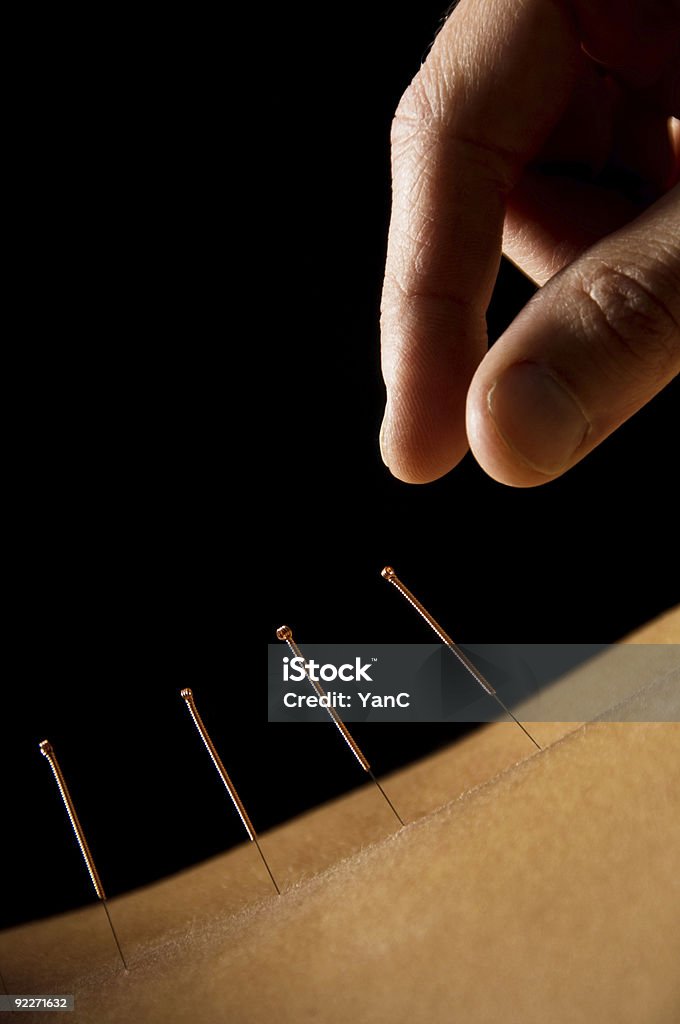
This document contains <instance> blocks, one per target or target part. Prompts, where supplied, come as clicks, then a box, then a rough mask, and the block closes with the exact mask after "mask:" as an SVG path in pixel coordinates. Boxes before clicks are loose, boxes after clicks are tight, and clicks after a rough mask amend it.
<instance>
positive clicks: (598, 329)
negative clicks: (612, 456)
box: [467, 186, 680, 487]
mask: <svg viewBox="0 0 680 1024" xmlns="http://www.w3.org/2000/svg"><path fill="white" fill-rule="evenodd" d="M679 370H680V186H676V188H674V189H673V190H671V191H670V192H668V193H667V194H666V195H665V196H664V197H663V198H662V199H660V200H659V201H658V202H657V203H655V204H654V205H653V206H651V207H649V209H648V210H646V211H645V213H644V214H642V216H640V217H638V218H637V219H636V220H634V221H632V222H631V223H630V224H628V225H627V226H626V227H625V228H623V229H621V230H620V231H617V232H615V233H614V234H612V235H609V236H608V237H607V238H605V239H603V240H602V241H600V242H598V243H597V244H596V245H594V246H592V247H591V248H590V249H588V250H587V251H586V252H585V253H584V254H583V255H582V256H580V257H579V258H578V259H577V260H575V261H574V263H572V264H570V265H569V266H568V267H566V268H565V269H564V270H563V271H561V272H560V273H559V274H557V275H556V276H555V277H554V278H552V280H550V281H549V282H548V283H547V284H546V285H545V286H544V287H543V288H542V289H541V290H540V291H539V292H538V293H537V294H536V295H535V296H534V297H533V299H532V300H531V301H530V302H529V303H528V305H527V306H526V307H525V308H524V309H523V310H522V312H521V313H520V315H519V316H518V317H517V319H516V320H515V321H514V322H513V323H512V324H511V325H510V327H509V328H508V330H507V331H506V332H505V334H504V335H503V336H502V337H501V338H500V339H499V340H498V342H497V343H496V344H495V345H494V347H493V348H492V349H491V351H490V352H489V353H488V355H487V356H486V358H485V359H484V360H483V362H482V363H481V365H480V366H479V368H478V370H477V373H476V374H475V377H474V379H473V381H472V384H471V387H470V391H469V394H468V400H467V431H468V438H469V442H470V447H471V448H472V451H473V453H474V455H475V457H476V458H477V460H478V461H479V462H480V464H481V465H482V467H483V468H484V469H485V470H486V472H487V473H489V475H490V476H492V477H493V478H494V479H496V480H499V481H501V482H502V483H506V484H511V485H513V486H515V487H532V486H534V485H536V484H541V483H545V482H546V481H548V480H552V479H554V478H555V477H557V476H560V475H561V474H562V473H564V472H565V471H566V470H567V469H570V468H571V467H572V466H573V465H575V464H576V463H577V462H579V461H580V460H581V459H582V458H583V456H584V455H587V454H588V452H590V451H592V449H593V448H595V447H596V446H597V445H598V444H599V443H600V442H601V441H603V440H604V439H605V438H606V437H607V436H608V435H609V434H611V433H612V431H614V430H616V428H617V427H618V426H620V424H621V423H623V422H624V420H627V419H628V417H629V416H632V414H633V413H634V412H637V410H638V409H640V408H641V407H642V406H643V405H644V404H645V403H646V402H648V401H649V400H650V398H652V397H653V396H654V395H655V394H656V393H657V392H658V391H660V390H661V389H662V388H663V387H664V386H665V385H666V384H668V382H669V381H670V380H672V378H673V377H674V376H675V375H676V374H677V373H678V371H679Z"/></svg>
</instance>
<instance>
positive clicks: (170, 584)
mask: <svg viewBox="0 0 680 1024" xmlns="http://www.w3.org/2000/svg"><path fill="white" fill-rule="evenodd" d="M440 15H441V8H440V7H439V6H438V5H437V4H435V3H418V4H413V5H412V10H409V11H408V12H407V13H405V12H404V10H402V11H401V12H400V13H397V14H395V11H394V7H393V5H389V4H386V3H376V4H373V5H371V11H370V17H367V11H366V5H365V4H364V5H359V4H353V3H345V4H343V5H342V7H341V8H332V9H324V10H323V11H322V12H319V11H317V15H316V18H315V20H314V22H313V24H312V23H310V21H309V16H308V15H307V14H304V15H303V14H301V13H297V12H296V11H295V10H293V11H291V10H288V9H287V10H285V11H281V12H279V13H278V14H274V15H272V14H271V13H267V14H266V15H263V19H262V20H263V24H262V25H258V26H254V27H251V29H250V30H249V32H248V33H246V34H245V35H244V36H243V37H242V38H239V39H238V40H237V42H235V43H233V45H232V44H230V46H231V48H229V47H227V50H226V52H220V53H215V51H214V48H212V47H211V45H210V40H209V36H210V30H209V27H208V26H206V27H205V29H204V28H203V27H201V26H196V27H194V28H193V29H192V30H191V33H190V34H188V35H187V37H186V38H185V39H184V40H183V41H182V42H181V44H180V43H178V40H177V39H174V47H172V48H168V47H166V48H165V49H164V48H163V45H162V40H161V43H160V44H159V43H158V39H157V38H156V37H155V36H154V35H153V32H152V31H151V30H150V29H149V30H147V35H146V36H145V41H146V46H143V45H141V44H140V54H137V55H131V56H130V57H129V59H126V60H123V61H121V62H119V64H117V65H116V67H117V73H116V76H115V77H114V78H113V79H111V80H104V81H99V82H98V83H97V86H96V88H92V89H91V88H88V87H87V82H88V81H90V79H89V78H88V76H87V75H84V73H83V65H82V63H81V64H79V65H78V67H77V70H76V71H74V70H73V67H72V66H71V65H69V63H68V62H64V63H63V64H61V65H60V66H59V68H58V69H57V72H58V73H57V74H56V75H55V78H54V80H53V81H52V83H51V84H52V86H53V87H54V88H53V91H50V90H39V92H40V95H39V97H36V98H35V108H34V110H33V112H32V113H33V115H34V116H33V118H32V120H31V126H30V134H31V136H32V138H33V142H34V144H35V145H36V146H37V148H38V151H39V155H40V157H41V160H40V161H39V167H40V170H39V171H37V172H36V171H35V170H33V172H32V173H33V174H34V178H33V179H31V181H32V183H33V184H34V185H35V188H34V189H32V190H30V191H31V204H30V206H28V205H27V211H26V224H27V227H26V232H25V236H24V239H23V242H22V248H21V251H20V253H19V254H18V256H17V265H18V266H19V268H20V269H21V270H22V273H23V278H24V288H25V289H26V296H25V297H26V302H25V310H26V313H25V323H24V325H23V328H22V332H21V334H20V344H19V345H17V348H18V349H19V350H20V354H21V358H20V362H19V365H18V367H17V370H16V374H15V375H14V377H13V378H12V386H11V390H12V391H13V394H12V395H11V396H9V397H11V398H13V399H14V400H15V401H16V403H17V408H18V412H17V414H16V417H15V418H14V419H13V421H12V422H11V425H10V429H9V434H10V436H9V438H8V441H9V444H8V448H9V456H8V463H9V465H8V471H9V472H10V473H11V474H12V476H11V477H8V479H11V480H12V483H11V485H10V486H9V488H7V489H6V496H5V501H6V503H7V506H8V511H9V513H10V518H11V520H12V523H13V526H12V527H11V529H9V530H8V531H7V532H6V552H7V556H8V560H10V561H13V562H15V563H16V565H17V566H18V572H17V573H16V574H14V573H13V574H12V575H11V577H10V579H11V582H10V585H9V588H8V589H9V601H8V608H7V612H6V622H5V625H6V633H7V638H8V639H7V651H8V658H7V662H6V675H5V680H4V683H3V705H2V732H1V735H2V743H1V744H0V765H1V767H2V776H1V777H2V796H1V802H2V812H1V817H0V821H1V822H2V826H1V828H2V859H3V872H2V879H3V881H2V885H1V889H0V905H1V920H2V923H4V924H9V923H12V922H14V921H18V920H22V919H27V918H31V917H39V916H43V915H46V914H49V913H52V912H54V911H57V910H60V909H64V908H66V907H68V906H71V905H75V904H78V903H83V902H86V901H88V900H90V899H92V898H93V894H92V892H91V889H90V887H89V880H88V878H87V876H86V873H85V870H84V867H83V866H82V864H81V863H80V861H79V855H78V852H77V850H76V847H75V842H74V840H73V837H72V835H71V833H70V831H69V827H68V824H67V821H66V818H65V814H64V811H63V808H62V806H61V803H60V801H59V799H58V795H57V792H56V788H55V786H54V784H53V780H52V778H51V774H50V772H49V768H48V765H47V764H46V763H45V761H44V760H43V758H41V757H40V755H39V753H38V750H37V744H38V742H39V740H41V739H43V738H44V737H45V736H47V737H49V738H50V740H51V741H52V742H53V744H54V746H55V749H56V751H57V753H58V755H59V758H60V760H61V763H62V767H63V770H64V773H65V775H66V778H67V780H68V782H69V784H70V787H71V790H72V793H73V796H74V799H75V800H76V804H77V807H78V810H79V813H80V817H81V820H82V822H83V825H84V826H85V829H86V832H87V835H88V837H89V840H90V844H91V846H92V849H93V852H94V854H95V858H96V860H97V863H98V866H99V870H100V873H101V875H102V878H103V880H104V884H105V885H106V887H107V889H108V890H109V894H110V895H115V894H116V893H119V892H122V891H125V890H127V889H129V888H131V887H134V886H137V885H140V884H143V883H145V882H147V881H149V880H151V879H153V878H155V877H160V876H162V875H164V874H166V873H169V872H171V871H175V870H179V869H181V868H182V867H184V866H186V865H188V864H190V863H194V862H197V861H200V860H201V859H203V858H205V857H206V856H209V855H211V854H214V853H217V852H219V851H220V850H222V849H224V848H226V847H227V846H228V845H230V844H231V843H234V842H238V841H241V839H242V838H243V835H242V831H241V826H240V823H239V821H238V819H236V816H235V815H234V814H233V813H232V808H231V807H230V805H229V804H228V802H227V800H226V797H225V795H224V793H223V791H222V790H221V787H220V783H219V780H218V779H217V777H216V775H215V773H214V770H213V768H212V765H210V763H209V761H208V759H207V757H206V755H205V751H204V750H203V748H202V746H201V745H200V742H199V740H198V737H197V736H196V735H195V733H194V731H193V728H192V726H191V723H190V721H189V718H188V715H187V712H186V709H185V706H184V704H183V702H182V701H181V700H180V698H179V695H178V691H179V689H180V688H181V687H182V686H185V685H190V686H192V687H193V689H194V692H195V694H196V698H197V701H198V704H199V708H200V710H201V712H202V714H203V717H204V719H205V722H206V724H207V725H208V727H209V729H210V730H211V733H212V735H213V738H214V740H215V742H216V743H217V745H218V747H219V749H220V750H221V752H222V755H223V758H224V760H225V762H226V764H227V767H228V770H229V771H230V773H231V774H232V777H233V779H234V781H235V783H236V784H237V786H238V788H239V790H240V792H241V795H242V797H243V799H244V801H245V803H246V805H247V807H248V808H249V810H250V813H251V816H252V818H253V820H254V822H255V824H256V826H257V827H258V828H259V829H260V830H264V829H266V828H267V827H269V826H271V825H272V824H274V823H276V822H278V821H282V820H286V819H287V818H288V817H290V816H291V815H292V814H294V813H296V812H298V811H300V810H301V809H303V808H305V807H306V806H310V805H313V804H314V803H316V802H320V801H322V800H325V799H328V798H329V797H330V796H332V795H334V794H335V793H337V792H341V791H342V790H344V789H347V788H349V787H351V786H353V785H358V784H362V782H363V776H362V773H361V772H360V770H359V769H358V768H357V766H356V765H355V764H354V762H353V759H352V758H351V757H348V756H347V752H346V750H345V748H344V747H343V745H342V744H341V743H340V741H339V740H338V738H337V737H336V735H335V734H334V733H333V730H332V726H330V725H329V726H328V727H327V728H326V727H318V728H317V727H310V726H299V727H293V726H274V725H267V724H266V721H265V691H264V679H263V676H261V675H260V670H261V669H262V670H263V668H264V658H263V652H262V649H261V643H262V642H263V641H265V640H266V641H267V642H270V641H271V640H272V639H273V634H274V630H275V628H276V626H278V625H280V624H281V623H282V622H284V621H285V622H288V623H289V624H290V625H291V626H293V627H294V628H295V630H296V636H297V638H298V640H299V641H300V643H301V644H303V642H304V640H305V639H307V640H308V641H313V642H315V643H322V642H355V641H361V642H372V641H379V642H386V641H399V642H405V641H407V642H408V641H411V640H412V641H414V642H429V641H430V640H431V637H430V635H429V634H428V633H427V631H426V628H425V626H424V625H423V624H422V623H421V622H420V621H419V620H418V619H417V617H415V616H414V614H413V612H412V611H411V610H410V609H409V608H408V607H407V606H406V604H405V603H404V602H403V601H402V600H401V599H400V598H399V596H398V595H397V594H396V593H395V592H394V591H393V590H392V589H391V588H390V587H389V586H388V585H387V584H386V583H385V582H384V581H383V580H382V579H381V578H380V575H379V572H380V569H381V568H382V566H383V565H384V564H385V563H386V562H389V563H391V564H393V565H394V566H395V567H396V568H397V570H398V571H399V572H400V574H401V575H402V576H403V578H404V579H405V580H406V581H407V582H408V583H409V585H411V586H412V588H413V589H414V590H415V591H416V592H417V593H418V594H419V595H420V596H421V598H422V600H423V601H424V602H425V603H426V604H427V605H428V606H429V607H430V608H431V609H432V611H433V612H434V613H435V614H436V615H438V617H440V618H441V619H442V621H443V622H444V623H445V625H446V627H447V628H448V629H449V631H450V632H451V633H452V635H454V637H456V638H457V639H460V640H461V641H463V642H465V641H467V642H501V641H503V642H508V641H520V640H521V641H527V642H551V641H554V642H569V641H574V642H575V641H579V642H603V643H604V642H610V641H613V640H615V639H617V638H618V637H620V636H622V635H623V634H625V633H626V632H627V631H628V630H630V629H631V628H633V627H635V626H636V625H638V624H640V623H642V622H644V621H646V620H648V619H649V618H651V617H652V616H654V615H655V614H657V613H658V612H660V611H662V610H663V609H665V608H666V607H668V606H669V605H671V604H672V603H674V602H675V601H677V599H678V587H677V561H676V560H675V556H674V555H673V554H672V542H671V538H672V537H674V536H675V535H676V534H677V506H676V505H674V503H673V500H672V497H671V495H672V489H673V487H674V483H675V481H674V477H676V476H677V465H676V462H677V441H678V432H677V425H676V424H677V419H676V416H677V413H676V406H677V400H678V393H679V391H678V387H677V383H676V385H675V386H673V387H671V388H669V389H668V390H667V391H666V392H665V393H664V394H663V395H661V396H660V397H659V398H658V399H656V400H655V401H654V402H653V403H651V405H650V406H649V407H648V408H646V409H645V410H643V411H642V412H641V413H640V414H639V415H638V416H636V417H635V418H634V420H633V421H631V422H630V423H628V424H626V425H625V426H624V427H623V428H622V429H621V430H620V431H619V432H618V433H617V434H616V436H615V437H612V438H611V439H610V440H608V441H607V442H606V443H605V444H604V445H603V446H602V447H601V449H600V450H598V451H597V452H595V453H593V454H592V455H591V456H589V457H588V458H587V459H586V461H585V462H584V463H582V464H581V465H580V466H578V467H577V468H576V469H574V470H573V471H572V472H571V473H569V474H568V476H567V477H565V478H564V479H562V480H559V481H557V482H555V483H553V484H550V485H549V486H547V487H544V488H539V489H532V490H512V489H508V488H504V487H502V486H500V485H498V484H496V483H494V482H493V481H491V480H489V479H487V478H486V477H485V476H484V475H483V474H482V472H481V470H480V469H479V468H478V467H477V466H476V464H475V463H474V462H473V461H472V460H471V459H470V458H469V457H468V458H466V460H465V461H464V462H463V463H462V464H461V465H460V466H459V467H458V468H457V469H456V470H455V471H454V472H453V473H451V474H450V475H449V476H448V477H447V478H446V479H444V480H441V481H439V482H437V483H434V484H432V485H429V486H427V487H410V486H407V485H404V484H401V483H399V482H398V481H395V480H393V479H391V478H390V476H389V475H388V473H387V471H386V470H385V469H384V467H383V466H382V463H381V461H380V458H379V454H378V448H377V435H378V429H379V424H380V419H381V407H382V402H383V388H382V384H381V380H380V375H379V361H378V360H379V357H378V329H377V317H378V304H379V292H380V284H381V272H382V265H383V261H384V249H385V237H386V228H387V218H388V212H389V153H388V138H389V126H390V118H391V114H392V111H393V109H394V107H395V105H396V103H397V100H398V98H399V95H400V93H401V91H402V90H403V89H404V87H405V86H406V84H407V83H408V81H409V80H410V78H411V77H412V75H413V74H414V73H415V71H416V70H417V68H418V66H419V63H420V61H421V59H422V58H423V57H424V55H425V54H426V52H427V49H428V45H429V42H430V40H431V39H432V36H433V34H434V31H435V29H436V27H437V25H438V23H439V19H440ZM181 27H182V26H175V30H177V29H178V28H179V29H181ZM180 34H181V33H178V37H179V35H180ZM173 38H174V37H173ZM143 41H144V40H143ZM152 43H153V44H154V45H153V46H152ZM129 45H130V46H132V47H133V49H134V46H133V44H132V43H130V44H129ZM237 51H238V52H237ZM126 52H127V51H126ZM150 54H151V57H150ZM204 55H205V57H204ZM83 59H85V58H83ZM90 59H91V61H92V64H93V65H94V64H95V63H96V55H95V56H91V58H90ZM237 61H238V65H239V68H240V66H241V64H243V65H244V66H245V67H246V69H247V70H246V72H242V71H241V70H238V72H237V71H236V70H235V68H236V62H237ZM142 68H145V69H146V70H145V71H142V70H141V69H142ZM105 78H106V76H105ZM263 83H264V88H263ZM36 140H37V141H36ZM26 278H28V282H29V283H28V285H26V283H25V280H26ZM531 292H532V288H531V286H530V285H529V284H528V283H527V282H526V281H525V280H524V279H523V278H522V277H521V276H520V275H519V274H518V273H517V272H516V271H515V270H513V269H512V268H510V267H509V266H508V265H504V266H503V268H502V271H501V275H500V278H499V283H498V288H497V291H496V295H495V297H494V300H493V304H492V308H491V310H490V312H489V332H490V337H491V338H492V339H493V338H494V337H496V336H497V335H498V334H499V332H500V331H501V330H502V329H503V327H504V326H505V324H507V322H508V321H509V320H510V319H511V318H512V317H513V316H514V315H515V313H516V312H517V310H518V309H519V308H520V307H521V306H522V305H523V303H524V302H525V301H526V299H527V298H528V297H529V295H530V294H531ZM267 380H268V381H269V384H268V385H267V383H266V381H267ZM674 526H675V527H676V529H675V530H674V529H673V527H674ZM353 731H354V733H355V735H356V736H357V738H358V739H359V741H360V742H361V744H362V745H363V746H364V748H365V749H366V752H367V754H368V755H369V757H370V758H371V760H372V762H373V763H374V766H375V768H376V770H377V772H378V773H380V772H382V771H386V770H388V769H389V768H391V767H393V766H395V765H397V764H400V763H406V762H408V761H409V760H411V759H413V758H414V757H416V756H418V755H419V754H420V753H422V752H423V751H425V750H427V749H432V748H434V747H436V746H437V745H440V744H443V743H445V742H448V741H449V740H450V739H451V731H450V730H449V729H448V728H444V727H441V728H440V727H434V726H433V727H427V728H423V727H418V726H410V727H399V728H397V727H391V726H387V727H382V728H381V727H376V726H364V727H361V726H356V727H355V728H354V730H353Z"/></svg>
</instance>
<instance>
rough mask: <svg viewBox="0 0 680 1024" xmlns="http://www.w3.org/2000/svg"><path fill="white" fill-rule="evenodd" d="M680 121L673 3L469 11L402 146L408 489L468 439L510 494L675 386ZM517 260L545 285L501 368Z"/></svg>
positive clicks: (415, 109)
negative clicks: (505, 310)
mask: <svg viewBox="0 0 680 1024" xmlns="http://www.w3.org/2000/svg"><path fill="white" fill-rule="evenodd" d="M671 115H674V116H675V118H678V117H680V4H679V3H678V2H677V0H564V2H559V0H524V2H522V3H518V2H516V0H462V2H461V3H460V4H459V6H458V7H457V8H456V10H455V11H454V13H453V14H452V15H451V17H450V18H449V20H448V21H447V23H446V25H445V26H444V28H443V29H442V31H441V33H440V34H439V36H438V38H437V39H436V41H435V44H434V46H433V48H432V51H431V53H430V55H429V57H428V59H427V61H426V63H425V64H424V65H423V67H422V68H421V70H420V72H419V73H418V75H417V76H416V78H415V79H414V81H413V82H412V84H411V86H410V87H409V89H408V90H407V92H406V93H405V94H404V96H403V98H402V100H401V102H400V104H399V107H398V110H397V114H396V116H395V120H394V126H393V132H392V159H393V209H392V221H391V225H390V235H389V243H388V256H387V266H386V272H385V285H384V291H383V303H382V344H383V374H384V377H385V382H386V385H387V393H388V401H387V408H386V413H385V420H384V423H383V427H382V431H381V448H382V452H383V458H384V459H385V462H386V463H387V465H388V466H389V467H390V469H391V471H392V472H393V473H394V475H395V476H397V477H399V478H400V479H402V480H406V481H409V482H413V483H424V482H426V481H429V480H433V479H435V478H437V477H439V476H441V475H443V474H444V473H446V472H448V470H450V469H451V468H452V467H453V466H454V465H456V463H457V462H458V461H459V460H460V459H461V458H462V456H463V454H464V453H465V451H466V449H467V444H468V443H469V445H470V447H471V448H472V451H473V454H474V455H475V457H476V458H477V459H478V461H479V462H480V463H481V465H482V467H483V468H484V469H485V470H486V471H487V472H488V473H489V474H490V475H491V476H492V477H494V478H495V479H497V480H500V481H502V482H504V483H508V484H512V485H514V486H520V487H528V486H533V485H536V484H540V483H545V482H546V481H548V480H551V479H554V478H555V477H557V476H560V475H561V474H562V473H563V472H565V471H566V470H567V469H569V468H571V467H572V466H573V465H575V464H576V463H577V462H579V461H580V459H582V458H583V456H584V455H586V454H587V453H588V452H589V451H591V450H592V449H593V448H595V447H596V446H597V445H598V444H599V443H600V442H601V441H602V440H604V438H606V437H607V436H608V435H609V434H610V433H611V432H612V431H613V430H615V429H616V428H617V427H618V426H619V425H620V424H621V423H622V422H623V421H624V420H626V419H627V418H628V417H629V416H631V415H632V414H633V413H634V412H636V411H637V410H638V409H639V408H640V407H641V406H643V405H644V404H645V403H646V402H647V401H649V399H650V398H652V396H653V395H655V394H656V393H657V392H658V391H659V390H661V388H663V387H664V386H665V385H666V384H667V383H668V382H669V381H670V380H671V379H672V378H673V377H674V376H675V375H676V374H677V373H678V370H679V369H680V186H679V185H678V184H677V183H678V181H679V180H680V124H679V123H678V121H677V120H670V117H671ZM501 246H502V247H503V250H504V251H505V253H506V254H507V255H508V256H509V258H510V259H511V260H512V261H513V262H515V263H516V264H517V265H518V266H520V267H521V268H522V269H523V270H524V271H525V273H527V274H528V275H529V276H530V277H532V278H533V279H534V280H535V281H536V282H537V283H539V284H541V285H545V286H544V287H542V288H541V289H540V290H539V292H538V293H537V294H536V295H535V296H534V297H533V298H532V299H531V301H530V302H529V303H528V304H527V306H526V307H525V308H524V309H523V310H522V312H521V313H520V315H519V316H518V317H517V319H516V320H515V321H514V322H513V323H512V324H511V326H510V327H509V328H508V330H507V331H506V332H505V334H504V335H503V336H502V338H501V339H500V340H499V341H498V343H497V344H496V345H494V347H493V348H492V349H491V351H490V352H489V353H488V354H487V355H485V354H484V353H485V351H486V325H485V311H486V307H487V305H488V302H489V299H490V296H491V292H492V289H493V285H494V281H495V278H496V274H497V271H498V265H499V261H500V255H501ZM546 282H547V283H546ZM466 405H467V409H466ZM466 427H467V440H466Z"/></svg>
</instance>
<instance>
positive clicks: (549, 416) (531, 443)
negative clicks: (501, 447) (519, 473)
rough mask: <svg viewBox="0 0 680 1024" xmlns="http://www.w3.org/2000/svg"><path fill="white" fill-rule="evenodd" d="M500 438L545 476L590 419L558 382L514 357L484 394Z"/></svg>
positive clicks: (565, 459) (564, 458)
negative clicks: (512, 362)
mask: <svg viewBox="0 0 680 1024" xmlns="http://www.w3.org/2000/svg"><path fill="white" fill-rule="evenodd" d="M487 403H488V408H489V413H490V415H491V418H492V420H493V422H494V424H495V426H496V430H497V431H498V433H499V434H500V436H501V438H502V439H503V441H505V443H506V444H507V445H508V447H510V448H511V449H512V450H513V451H514V452H515V454H516V455H518V456H519V458H520V459H522V460H523V461H524V462H526V463H527V464H528V465H529V466H531V467H532V469H536V470H538V471H539V473H545V474H547V475H549V476H551V475H553V474H554V473H558V472H559V471H560V470H561V469H563V468H564V467H565V466H566V465H567V463H569V462H570V461H571V459H572V457H573V455H574V452H575V451H576V449H577V448H579V447H580V445H581V444H582V442H583V439H584V438H585V436H586V434H587V433H588V429H589V426H590V424H589V423H588V421H587V419H586V418H585V416H584V415H583V411H582V409H581V407H580V406H579V404H578V403H577V401H576V399H575V398H574V397H573V396H572V395H571V394H570V393H569V391H567V389H566V388H565V387H564V385H563V384H562V382H561V381H560V380H559V378H557V377H556V376H554V375H553V374H552V373H550V372H549V371H548V370H546V369H544V368H543V367H542V366H539V365H538V364H537V363H515V365H514V366H510V367H509V368H508V369H507V370H505V371H504V372H503V373H502V374H501V376H500V377H499V378H498V380H497V381H496V382H495V384H493V386H492V387H491V389H490V390H489V393H488V395H487Z"/></svg>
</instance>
